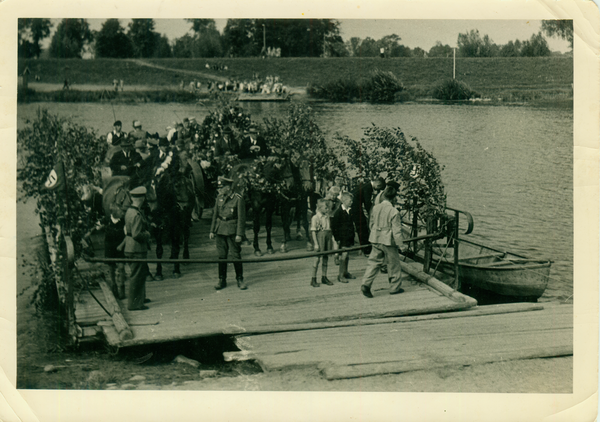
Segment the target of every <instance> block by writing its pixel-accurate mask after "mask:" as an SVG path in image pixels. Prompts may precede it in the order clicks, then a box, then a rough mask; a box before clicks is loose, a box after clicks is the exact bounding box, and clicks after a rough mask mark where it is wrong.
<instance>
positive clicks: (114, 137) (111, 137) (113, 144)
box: [105, 120, 127, 164]
mask: <svg viewBox="0 0 600 422" xmlns="http://www.w3.org/2000/svg"><path fill="white" fill-rule="evenodd" d="M122 127H123V125H122V124H121V121H120V120H117V121H116V122H115V123H113V130H112V131H110V132H108V135H106V142H107V143H108V151H107V152H106V158H105V159H106V163H107V164H108V163H110V160H111V158H112V156H113V155H114V154H115V152H117V151H119V150H120V149H121V142H122V141H123V140H124V139H127V133H125V132H121V128H122Z"/></svg>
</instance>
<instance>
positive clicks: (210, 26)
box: [186, 19, 217, 34]
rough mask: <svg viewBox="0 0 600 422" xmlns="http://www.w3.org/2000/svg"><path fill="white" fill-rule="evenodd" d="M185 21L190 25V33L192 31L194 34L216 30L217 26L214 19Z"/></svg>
mask: <svg viewBox="0 0 600 422" xmlns="http://www.w3.org/2000/svg"><path fill="white" fill-rule="evenodd" d="M186 21H188V22H190V23H191V24H192V31H194V32H195V33H196V34H199V33H201V32H204V31H207V30H209V31H212V30H214V31H216V30H217V25H216V23H215V20H214V19H186Z"/></svg>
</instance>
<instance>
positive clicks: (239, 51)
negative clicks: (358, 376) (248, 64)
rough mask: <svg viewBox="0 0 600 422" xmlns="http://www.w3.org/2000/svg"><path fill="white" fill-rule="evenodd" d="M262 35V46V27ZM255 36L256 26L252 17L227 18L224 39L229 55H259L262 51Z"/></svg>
mask: <svg viewBox="0 0 600 422" xmlns="http://www.w3.org/2000/svg"><path fill="white" fill-rule="evenodd" d="M260 36H261V39H260V41H261V44H260V45H261V47H262V29H261V33H260ZM255 38H256V33H255V26H254V22H253V21H252V20H251V19H227V24H226V25H225V28H224V29H223V41H224V47H225V51H226V52H227V55H232V56H234V57H250V56H257V55H258V54H259V53H260V47H257V44H256V39H255ZM257 48H258V50H257Z"/></svg>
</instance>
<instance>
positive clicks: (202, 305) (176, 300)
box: [76, 218, 477, 347]
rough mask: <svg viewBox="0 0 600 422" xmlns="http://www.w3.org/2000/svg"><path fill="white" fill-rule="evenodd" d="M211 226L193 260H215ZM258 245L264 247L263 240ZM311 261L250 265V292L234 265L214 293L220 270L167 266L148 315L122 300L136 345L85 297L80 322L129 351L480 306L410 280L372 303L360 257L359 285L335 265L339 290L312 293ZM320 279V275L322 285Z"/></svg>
mask: <svg viewBox="0 0 600 422" xmlns="http://www.w3.org/2000/svg"><path fill="white" fill-rule="evenodd" d="M209 221H210V220H208V219H207V218H204V219H203V220H202V221H200V222H199V223H195V225H194V228H193V232H192V239H191V241H190V256H191V257H192V258H202V259H216V250H215V245H214V241H210V240H209V239H208V230H209ZM273 232H274V239H281V237H282V232H281V229H280V228H275V227H274V230H273ZM250 233H251V231H250V230H249V231H248V234H249V235H250ZM260 241H261V245H264V242H265V240H264V234H263V235H262V236H261V237H260ZM305 242H306V241H305V240H302V241H292V242H289V243H288V245H289V246H290V249H291V251H290V252H289V253H288V254H281V253H279V252H278V253H277V256H298V255H302V254H304V255H305V254H307V252H306V251H305V249H304V248H305V245H306V243H305ZM96 243H98V242H96ZM275 246H276V247H277V244H275ZM263 248H264V246H263ZM96 249H97V250H98V252H99V254H98V255H97V256H100V253H101V249H102V246H101V245H97V246H96ZM169 252H170V251H169V249H168V247H167V248H166V250H165V254H164V256H166V257H168V256H169ZM253 252H254V250H253V248H252V247H251V246H243V247H242V258H255V257H254V254H253ZM149 255H151V256H152V255H153V254H152V253H151V254H149ZM268 257H269V256H268V255H266V256H265V258H268ZM313 262H314V258H306V259H296V260H291V261H280V262H265V263H248V264H245V265H244V279H245V281H246V283H247V284H248V290H245V291H241V290H239V289H238V288H237V286H236V284H235V273H234V271H233V267H232V265H231V264H229V272H228V283H229V285H228V287H227V288H225V289H223V290H221V291H216V290H215V289H214V287H213V286H214V285H215V283H216V278H217V264H210V265H207V264H185V265H182V276H181V278H179V279H173V278H169V276H170V272H171V271H172V264H169V265H164V266H163V273H164V275H165V276H166V277H167V278H166V279H165V280H163V281H152V282H147V283H146V294H147V297H148V298H150V299H151V301H152V302H151V303H149V304H148V306H149V309H148V310H144V311H127V309H126V306H125V305H126V303H125V302H124V301H119V302H120V305H121V312H122V315H123V317H124V318H125V320H126V322H127V324H128V326H129V327H130V329H131V331H132V333H133V338H131V339H123V338H119V335H118V334H117V331H116V330H115V328H114V326H112V325H111V324H110V323H109V324H107V323H106V321H107V320H110V319H111V318H110V317H109V316H108V315H107V314H106V313H105V312H104V311H103V310H102V309H101V307H100V306H99V305H98V303H97V302H96V301H95V300H94V299H93V298H91V297H90V295H89V293H87V292H85V291H83V292H82V293H81V295H80V298H79V301H78V304H77V307H76V318H77V321H83V322H85V323H86V324H87V325H91V324H92V323H93V321H94V320H96V321H98V322H100V321H102V323H101V324H100V325H101V326H102V328H103V330H104V333H105V335H106V338H107V340H108V342H109V343H110V344H111V345H114V346H119V347H127V346H134V345H141V344H149V343H160V342H170V341H176V340H183V339H191V338H199V337H207V336H214V335H223V334H225V335H236V334H242V333H265V332H278V331H289V330H295V329H306V327H307V324H308V326H309V325H310V324H320V326H327V325H330V326H331V325H335V324H338V323H340V322H344V321H362V320H379V319H384V318H389V317H398V316H407V315H422V314H428V313H440V312H449V311H457V310H463V309H469V308H472V307H473V306H476V304H477V302H476V301H475V300H474V299H472V298H469V297H468V296H465V295H462V294H459V295H458V296H456V297H453V298H449V297H447V296H444V294H442V293H440V292H439V291H437V290H435V289H434V288H432V287H430V286H429V285H427V284H424V283H421V282H418V281H417V280H415V279H414V278H412V277H410V276H408V275H406V274H405V275H404V282H403V288H404V289H405V292H404V293H402V294H399V295H393V296H392V295H389V294H388V291H387V284H388V283H387V276H386V275H385V274H381V275H380V276H379V277H378V278H377V279H376V281H375V283H374V286H373V287H374V288H373V293H374V295H375V298H373V299H367V298H365V297H364V296H363V295H362V294H361V292H360V282H361V281H360V279H361V277H362V275H363V274H364V271H365V268H366V264H367V258H366V257H364V256H358V254H357V253H353V254H352V257H351V260H350V271H351V272H352V273H353V274H355V275H356V276H357V279H356V280H351V281H350V282H349V283H348V284H342V283H338V282H337V271H338V267H337V266H335V265H334V262H333V258H330V260H329V269H328V276H329V278H330V280H332V281H333V282H334V283H335V284H334V286H325V285H322V286H320V287H319V288H314V287H311V286H310V278H311V276H312V265H313ZM154 268H155V264H150V269H151V271H153V270H154ZM320 276H321V269H320V268H319V279H320ZM98 292H99V293H96V294H95V295H96V297H98V298H99V299H100V298H101V296H102V293H101V292H100V290H98ZM445 293H446V294H447V292H445ZM101 302H102V299H101ZM104 306H105V307H106V302H104ZM302 327H304V328H302Z"/></svg>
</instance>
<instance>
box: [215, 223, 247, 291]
mask: <svg viewBox="0 0 600 422" xmlns="http://www.w3.org/2000/svg"><path fill="white" fill-rule="evenodd" d="M216 239H217V254H218V256H219V259H227V257H228V255H229V251H231V258H232V259H242V245H241V243H237V242H236V241H235V234H232V235H229V236H225V235H222V234H217V235H216ZM233 268H234V269H235V278H237V279H239V278H243V277H244V268H243V266H242V263H241V262H235V263H234V264H233ZM219 278H220V279H221V278H222V279H224V280H226V279H227V263H226V262H219Z"/></svg>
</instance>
